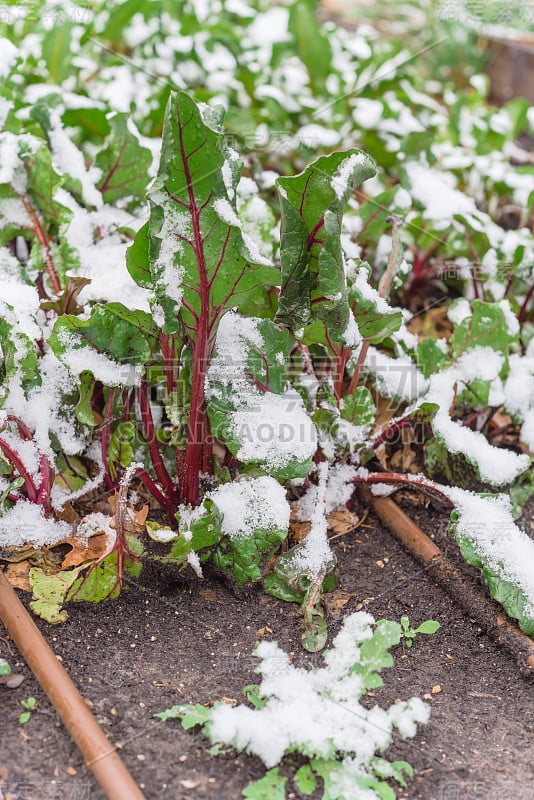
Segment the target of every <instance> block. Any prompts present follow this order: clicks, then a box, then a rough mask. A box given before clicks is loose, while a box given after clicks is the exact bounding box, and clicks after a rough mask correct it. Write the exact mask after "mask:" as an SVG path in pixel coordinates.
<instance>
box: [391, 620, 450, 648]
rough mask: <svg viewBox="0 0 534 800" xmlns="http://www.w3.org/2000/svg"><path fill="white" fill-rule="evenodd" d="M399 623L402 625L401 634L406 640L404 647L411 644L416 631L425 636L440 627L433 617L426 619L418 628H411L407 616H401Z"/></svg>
mask: <svg viewBox="0 0 534 800" xmlns="http://www.w3.org/2000/svg"><path fill="white" fill-rule="evenodd" d="M400 624H401V627H402V635H403V637H404V639H405V640H406V647H411V646H412V644H413V640H414V639H415V637H416V636H417V634H418V633H425V634H426V635H427V636H429V635H430V634H432V633H436V631H437V630H439V628H440V627H441V625H440V624H439V622H436V620H435V619H427V620H426V622H422V623H421V624H420V625H419V627H418V628H411V627H410V620H409V618H408V617H401V618H400Z"/></svg>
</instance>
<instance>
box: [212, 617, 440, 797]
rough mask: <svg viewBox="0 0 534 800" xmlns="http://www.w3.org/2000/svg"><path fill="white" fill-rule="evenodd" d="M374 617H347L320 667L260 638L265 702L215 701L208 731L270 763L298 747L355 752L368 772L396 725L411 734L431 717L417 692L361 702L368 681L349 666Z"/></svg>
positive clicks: (322, 752)
mask: <svg viewBox="0 0 534 800" xmlns="http://www.w3.org/2000/svg"><path fill="white" fill-rule="evenodd" d="M373 623H374V619H373V617H371V616H370V615H369V614H365V613H362V612H359V613H355V614H351V615H350V616H348V617H346V618H345V620H344V621H343V627H342V629H341V631H340V633H339V634H338V635H337V636H336V638H335V639H334V642H333V647H332V649H331V650H329V651H327V652H326V653H325V655H324V659H325V666H324V667H322V668H320V669H314V670H306V669H304V668H302V667H295V666H294V665H293V664H292V663H291V661H290V659H289V656H288V655H287V654H286V653H285V652H284V651H283V650H281V649H280V648H279V647H278V644H277V643H276V642H261V643H260V644H259V645H258V646H257V648H256V655H257V656H258V657H259V658H260V659H261V664H260V666H259V668H258V671H259V672H261V673H262V681H261V685H260V694H261V696H262V697H264V698H265V699H266V705H265V706H264V707H263V708H261V709H254V710H253V709H251V708H249V707H247V706H244V705H241V706H237V707H231V706H229V705H220V706H218V707H217V708H215V709H214V710H213V712H212V715H211V721H210V738H211V739H212V740H213V741H217V742H222V743H225V744H231V745H233V746H234V747H236V748H237V749H239V750H241V749H246V750H247V751H248V752H249V753H254V754H255V755H257V756H259V758H261V759H262V761H263V762H264V764H265V765H266V766H267V767H273V766H274V765H275V764H277V763H278V762H279V761H280V760H281V759H282V757H283V755H284V753H285V752H287V751H290V750H291V749H300V750H304V751H305V752H306V753H307V754H309V755H310V756H315V757H322V758H331V757H332V755H333V754H335V753H341V754H344V755H347V756H351V757H352V758H353V759H354V762H355V763H357V764H358V765H359V769H360V774H362V772H361V771H362V770H363V771H364V773H365V768H366V766H368V765H369V762H370V761H371V760H372V758H373V756H374V755H375V753H376V751H382V750H384V749H385V748H386V747H388V745H389V744H390V743H391V741H392V736H393V728H394V727H397V728H398V729H399V732H400V734H401V736H403V737H412V736H414V734H415V730H416V723H426V722H427V721H428V719H429V708H428V706H426V705H425V704H424V703H423V702H422V701H421V700H419V699H418V698H411V699H410V700H408V701H407V702H405V703H397V704H393V705H392V706H390V707H389V708H388V709H382V708H380V707H379V706H376V705H375V706H372V707H371V708H366V707H365V706H363V705H361V704H360V703H359V702H358V699H359V697H361V695H362V694H363V693H364V691H365V686H364V682H363V680H362V677H361V676H360V675H358V674H357V673H355V672H354V671H352V670H351V668H352V667H353V666H354V665H356V664H358V663H360V662H361V660H362V656H361V652H360V648H361V645H362V643H363V642H364V641H366V640H368V639H370V638H371V636H372V628H371V626H372V624H373ZM344 763H345V762H343V764H344ZM341 766H342V765H341V764H340V767H341ZM343 796H346V797H347V798H351V800H355V799H356V798H360V797H361V794H354V792H353V791H352V790H351V792H350V794H346V795H345V794H344V795H343Z"/></svg>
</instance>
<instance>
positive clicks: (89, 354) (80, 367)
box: [58, 329, 142, 386]
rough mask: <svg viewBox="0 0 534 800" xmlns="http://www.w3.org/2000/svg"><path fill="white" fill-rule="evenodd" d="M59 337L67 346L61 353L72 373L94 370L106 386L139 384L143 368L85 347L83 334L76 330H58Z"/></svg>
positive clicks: (93, 372)
mask: <svg viewBox="0 0 534 800" xmlns="http://www.w3.org/2000/svg"><path fill="white" fill-rule="evenodd" d="M58 339H59V341H60V342H61V344H62V345H63V346H64V347H65V351H64V352H63V353H62V355H61V360H62V362H63V364H65V366H66V367H67V369H68V370H69V372H70V373H71V374H72V375H76V376H79V375H80V374H81V373H82V372H85V371H89V372H92V374H93V375H94V377H95V378H96V380H97V381H102V383H103V384H104V385H105V386H139V384H140V383H141V377H142V369H141V367H140V366H136V365H135V364H124V363H123V364H120V363H119V362H117V361H115V360H114V359H113V358H111V357H110V356H108V355H106V354H105V353H99V352H98V351H97V350H95V349H93V348H90V347H84V342H83V339H82V337H81V335H79V334H77V333H76V332H75V331H65V330H64V329H63V330H60V331H58Z"/></svg>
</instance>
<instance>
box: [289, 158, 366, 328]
mask: <svg viewBox="0 0 534 800" xmlns="http://www.w3.org/2000/svg"><path fill="white" fill-rule="evenodd" d="M374 174H375V168H374V165H373V163H372V161H371V159H370V158H369V156H367V155H365V153H362V152H361V151H359V150H348V151H346V152H342V153H332V154H331V155H329V156H322V157H321V158H318V159H317V160H316V161H314V162H313V163H312V164H310V165H309V166H308V167H307V168H306V169H305V170H304V172H301V173H300V174H299V175H295V176H292V177H284V178H279V179H278V181H277V182H276V183H277V186H278V190H279V193H280V202H281V212H282V227H281V232H280V239H281V262H282V287H281V291H280V298H279V308H278V314H277V320H278V321H279V322H280V323H281V324H283V325H285V326H287V327H288V328H290V329H291V330H298V329H300V328H302V327H304V326H305V325H306V324H308V323H309V322H310V321H311V320H312V319H314V318H317V319H320V320H321V321H322V322H323V323H324V324H325V325H326V327H327V328H328V330H329V331H330V334H331V336H332V337H333V339H334V340H336V341H340V340H342V334H343V333H344V331H345V330H346V328H347V325H348V323H349V318H350V309H349V303H348V293H347V285H346V279H345V264H344V258H343V253H342V249H341V242H340V236H341V219H342V215H343V211H344V208H345V205H346V203H347V201H348V199H349V196H350V194H351V192H352V190H353V189H354V188H356V187H357V186H359V185H360V184H361V183H362V182H363V181H364V180H366V179H367V178H370V177H372V176H373V175H374ZM340 337H341V338H340Z"/></svg>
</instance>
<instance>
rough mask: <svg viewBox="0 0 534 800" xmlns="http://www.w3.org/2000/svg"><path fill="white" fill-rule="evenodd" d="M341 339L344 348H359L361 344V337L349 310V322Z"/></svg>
mask: <svg viewBox="0 0 534 800" xmlns="http://www.w3.org/2000/svg"><path fill="white" fill-rule="evenodd" d="M341 338H342V340H343V344H344V345H345V347H352V348H354V347H359V346H360V345H361V343H362V335H361V333H360V329H359V328H358V323H357V322H356V320H355V319H354V314H353V313H352V310H351V309H349V321H348V322H347V326H346V328H345V330H344V331H343V334H342V336H341Z"/></svg>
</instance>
